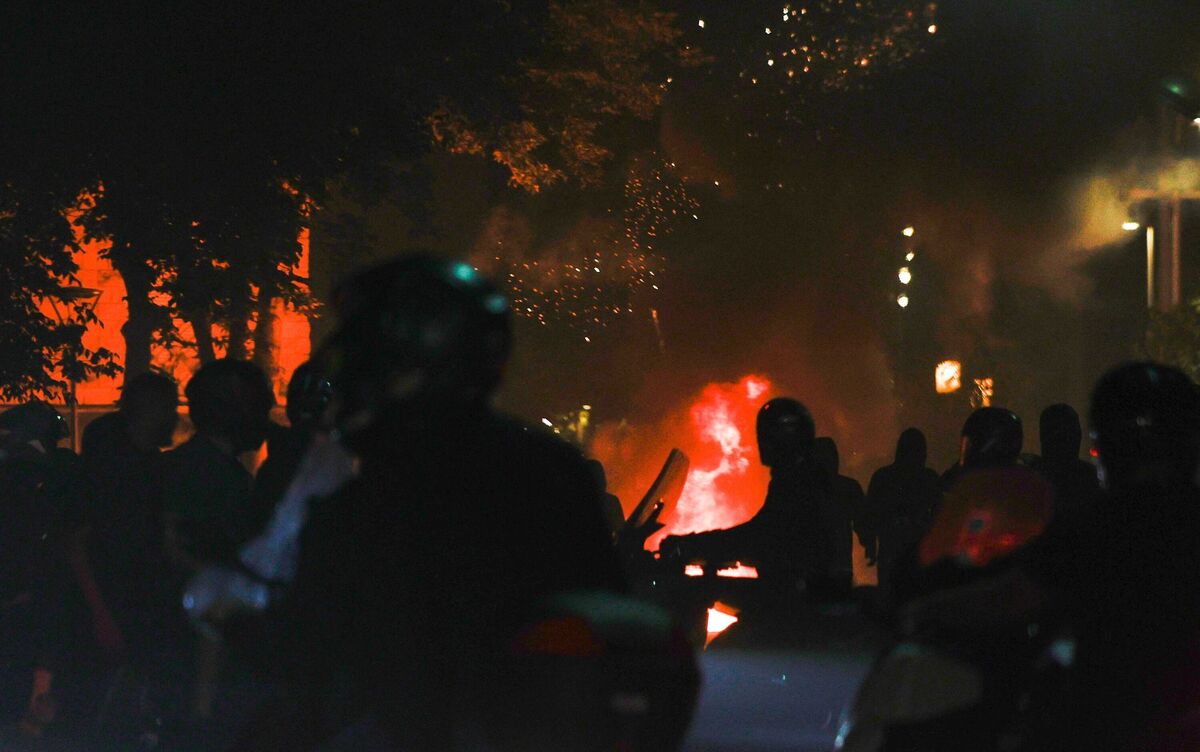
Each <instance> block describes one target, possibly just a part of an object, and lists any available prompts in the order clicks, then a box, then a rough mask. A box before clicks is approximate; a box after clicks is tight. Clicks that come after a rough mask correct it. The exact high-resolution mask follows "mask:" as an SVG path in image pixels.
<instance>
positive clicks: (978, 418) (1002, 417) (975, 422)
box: [959, 407, 1025, 468]
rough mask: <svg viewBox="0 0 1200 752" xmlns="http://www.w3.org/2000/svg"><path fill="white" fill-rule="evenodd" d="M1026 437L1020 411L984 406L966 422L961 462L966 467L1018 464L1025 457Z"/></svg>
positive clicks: (960, 456) (963, 430)
mask: <svg viewBox="0 0 1200 752" xmlns="http://www.w3.org/2000/svg"><path fill="white" fill-rule="evenodd" d="M1024 438H1025V435H1024V430H1023V429H1022V427H1021V419H1020V418H1018V417H1017V415H1016V413H1014V412H1012V411H1011V410H1005V409H1004V408H1002V407H981V408H979V409H978V410H976V411H975V412H973V413H971V416H970V417H969V418H967V422H966V423H964V424H963V429H962V445H961V454H960V455H959V464H960V465H962V466H963V467H965V468H972V467H984V466H990V465H1011V464H1014V463H1016V461H1017V458H1018V457H1020V456H1021V444H1022V443H1023V441H1024Z"/></svg>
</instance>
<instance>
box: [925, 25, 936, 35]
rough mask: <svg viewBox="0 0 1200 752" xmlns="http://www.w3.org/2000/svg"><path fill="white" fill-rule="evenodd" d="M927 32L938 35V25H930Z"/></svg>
mask: <svg viewBox="0 0 1200 752" xmlns="http://www.w3.org/2000/svg"><path fill="white" fill-rule="evenodd" d="M927 31H928V32H929V33H930V34H936V33H937V24H929V29H927Z"/></svg>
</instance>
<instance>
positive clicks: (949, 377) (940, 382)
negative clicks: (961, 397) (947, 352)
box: [933, 360, 962, 394]
mask: <svg viewBox="0 0 1200 752" xmlns="http://www.w3.org/2000/svg"><path fill="white" fill-rule="evenodd" d="M933 380H934V388H935V389H937V393H938V394H953V393H954V392H957V391H958V390H959V389H961V388H962V363H960V362H958V361H957V360H943V361H942V362H941V363H938V364H937V368H935V369H934V372H933Z"/></svg>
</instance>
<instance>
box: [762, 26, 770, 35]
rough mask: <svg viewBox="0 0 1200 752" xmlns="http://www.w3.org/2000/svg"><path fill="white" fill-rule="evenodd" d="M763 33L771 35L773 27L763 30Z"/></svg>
mask: <svg viewBox="0 0 1200 752" xmlns="http://www.w3.org/2000/svg"><path fill="white" fill-rule="evenodd" d="M763 32H764V33H767V34H770V33H771V27H770V26H768V27H767V28H765V29H763Z"/></svg>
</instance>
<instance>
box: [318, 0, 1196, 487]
mask: <svg viewBox="0 0 1200 752" xmlns="http://www.w3.org/2000/svg"><path fill="white" fill-rule="evenodd" d="M680 8H681V10H680V25H681V26H683V27H684V28H686V29H687V35H688V36H687V39H688V40H689V42H691V43H694V44H696V45H699V46H701V47H702V48H704V49H706V50H709V51H711V52H712V54H713V55H714V56H715V58H716V59H715V61H714V62H713V64H712V65H710V66H705V67H702V68H701V69H699V70H693V71H688V72H686V73H685V74H683V75H682V76H680V80H679V81H676V82H675V83H674V84H673V86H672V88H671V90H670V92H669V93H668V95H667V98H666V102H665V106H664V111H663V113H662V116H661V119H660V123H659V146H660V148H661V150H662V151H663V152H664V153H665V154H666V155H667V156H668V157H669V159H670V160H672V161H674V162H675V163H677V165H678V168H679V171H680V173H681V174H683V175H685V176H687V177H688V178H689V184H690V185H691V186H693V188H694V191H693V192H694V194H695V196H696V197H697V198H698V199H699V201H700V204H701V208H700V210H699V212H698V215H699V217H700V219H699V220H696V221H692V222H688V223H684V224H683V225H682V226H681V227H680V228H679V229H678V231H677V232H676V233H675V235H674V236H672V238H671V239H670V241H669V243H666V244H665V245H664V247H663V250H662V256H663V257H664V264H665V277H664V279H663V283H662V285H661V290H659V291H657V292H655V293H654V294H653V295H642V294H641V293H639V295H641V298H640V299H639V301H638V310H637V311H636V312H635V313H634V314H632V315H628V316H624V317H620V318H616V319H614V320H613V321H612V322H611V323H610V324H609V325H608V327H607V328H605V329H604V330H602V331H601V332H600V333H599V334H598V335H597V336H594V337H592V341H591V342H585V341H584V340H583V338H582V336H581V335H580V333H579V332H578V331H575V330H573V329H571V328H570V327H567V326H563V325H556V323H555V322H551V323H550V324H549V325H546V326H541V325H537V324H533V323H531V322H529V321H523V322H521V325H520V326H519V328H518V336H519V344H518V349H517V357H516V360H515V363H514V364H513V367H512V368H511V370H510V374H509V378H508V384H507V386H506V387H505V389H504V391H503V393H502V397H501V402H502V404H503V405H504V406H505V407H508V408H509V409H512V410H514V411H516V412H518V413H521V414H523V415H525V416H526V417H529V418H535V419H536V418H537V417H538V416H539V415H551V414H555V413H556V412H564V411H566V410H568V409H570V408H571V407H573V406H576V405H579V404H583V403H591V404H593V405H595V406H596V416H597V418H599V419H600V420H602V421H603V420H619V419H628V420H630V421H632V422H634V423H648V422H653V421H655V420H657V419H658V418H660V417H661V416H662V415H664V414H666V413H667V412H670V411H672V410H676V409H678V407H679V406H680V404H682V403H684V402H686V401H687V400H688V399H689V398H690V396H691V395H692V394H694V393H695V392H696V391H697V390H698V389H699V388H700V387H701V386H703V385H704V384H705V383H708V382H712V381H736V380H737V379H738V378H740V377H741V376H743V375H746V374H748V373H761V374H764V375H767V376H769V377H770V378H771V379H773V380H775V381H776V382H777V383H779V384H780V385H781V386H782V388H783V389H784V390H785V391H787V392H790V393H792V394H795V395H796V396H798V397H799V398H800V399H802V400H804V401H806V402H808V403H809V404H810V406H811V407H812V408H813V410H814V412H815V414H816V416H817V419H818V422H819V429H820V430H821V431H822V432H825V433H831V434H832V435H834V436H835V437H836V438H838V439H839V441H840V442H841V443H842V445H843V455H844V457H846V456H847V455H851V456H852V452H857V453H858V456H857V457H853V458H852V459H850V463H851V465H852V466H853V465H857V467H852V469H853V470H855V471H856V472H857V473H858V474H863V473H864V472H869V470H870V469H871V468H870V467H868V466H869V465H870V464H871V463H873V462H877V461H880V460H881V459H882V458H883V457H884V456H886V455H887V454H889V453H890V448H891V445H892V443H893V441H894V436H895V435H896V433H897V432H898V430H899V429H900V428H902V427H903V426H901V425H899V424H898V422H899V421H900V420H901V419H902V416H900V415H899V411H898V409H897V406H896V404H895V398H894V397H893V389H892V383H891V380H892V378H893V369H892V366H891V364H892V362H893V361H892V360H890V359H889V357H890V356H889V344H888V343H889V341H892V342H895V341H896V338H898V337H899V338H901V339H902V340H903V341H904V342H908V345H906V348H907V349H908V350H909V351H912V352H916V351H919V350H927V351H928V352H929V353H931V354H932V353H938V352H941V353H943V354H944V357H952V356H953V357H958V358H961V359H962V360H963V361H964V362H965V363H966V364H967V368H968V370H970V369H971V367H972V365H974V366H975V367H976V369H977V370H976V373H980V370H979V369H987V370H988V371H989V375H994V376H995V377H996V378H997V398H998V399H997V404H1009V405H1011V406H1012V407H1014V408H1015V409H1017V410H1018V412H1019V413H1021V414H1022V417H1023V418H1024V419H1025V421H1026V425H1027V426H1028V429H1027V435H1028V436H1030V438H1031V442H1030V443H1031V444H1032V439H1033V437H1034V436H1035V435H1036V430H1035V428H1034V426H1036V418H1037V415H1036V411H1037V410H1039V409H1040V407H1041V406H1044V405H1045V404H1048V403H1050V402H1053V401H1059V400H1067V401H1070V402H1072V403H1074V404H1076V406H1077V407H1079V408H1080V409H1081V412H1082V409H1083V408H1084V407H1085V404H1084V403H1085V400H1086V394H1087V391H1088V389H1089V387H1090V384H1091V383H1092V381H1094V379H1095V378H1096V377H1097V376H1098V374H1099V372H1100V371H1101V370H1102V369H1103V368H1104V367H1106V366H1107V365H1110V364H1111V363H1112V362H1114V361H1115V360H1116V359H1119V358H1121V357H1126V356H1129V355H1132V354H1133V343H1132V342H1129V343H1128V345H1127V346H1126V345H1124V344H1118V345H1116V346H1110V347H1108V348H1107V349H1106V348H1104V347H1101V348H1090V347H1087V346H1085V341H1086V340H1088V339H1089V338H1095V337H1107V336H1108V335H1109V334H1110V333H1109V332H1103V331H1100V332H1098V331H1096V328H1097V327H1096V322H1097V320H1096V319H1095V318H1094V317H1092V316H1091V315H1090V314H1089V311H1090V310H1091V309H1092V308H1094V307H1096V305H1097V300H1098V298H1099V297H1101V296H1104V297H1106V298H1111V299H1113V300H1116V301H1118V302H1120V301H1122V300H1123V301H1125V302H1124V305H1126V308H1127V309H1129V310H1128V311H1127V312H1126V313H1122V312H1121V311H1120V310H1118V311H1117V313H1116V314H1114V313H1113V312H1112V311H1111V310H1108V314H1107V315H1108V318H1110V319H1114V320H1115V321H1117V322H1118V323H1119V322H1120V321H1123V320H1126V319H1130V318H1131V317H1132V318H1136V316H1137V315H1138V311H1137V300H1136V293H1134V294H1127V293H1128V289H1126V288H1124V287H1121V286H1122V285H1123V284H1126V282H1124V281H1123V280H1124V279H1125V277H1126V276H1128V275H1127V274H1126V273H1122V272H1119V271H1118V272H1112V271H1108V272H1106V271H1104V270H1105V269H1107V268H1108V267H1111V266H1113V263H1116V264H1117V268H1118V269H1120V268H1125V267H1121V265H1120V261H1119V260H1120V259H1121V258H1124V257H1126V256H1130V255H1131V254H1136V253H1137V244H1136V243H1134V244H1132V245H1130V242H1129V240H1128V239H1127V238H1124V237H1122V236H1121V233H1120V231H1119V228H1114V232H1113V233H1112V234H1111V236H1108V237H1105V233H1104V232H1100V234H1099V235H1097V232H1096V231H1095V228H1093V227H1091V226H1090V225H1089V223H1091V224H1095V221H1096V218H1095V217H1092V216H1088V212H1084V211H1081V207H1083V208H1087V207H1086V205H1087V202H1086V201H1085V200H1084V199H1085V197H1086V195H1087V194H1086V190H1087V189H1088V187H1089V186H1090V185H1092V182H1093V181H1094V180H1095V179H1096V178H1097V177H1101V176H1105V175H1107V174H1109V173H1115V172H1116V171H1118V170H1119V169H1120V168H1122V167H1125V166H1126V165H1127V164H1128V163H1129V162H1130V161H1132V160H1135V159H1137V158H1138V157H1139V155H1141V154H1143V153H1144V152H1146V151H1147V145H1146V143H1145V142H1146V141H1147V139H1148V136H1147V135H1146V134H1147V127H1148V126H1147V122H1148V121H1149V119H1150V118H1152V116H1153V114H1154V112H1155V108H1156V99H1155V93H1154V92H1155V89H1156V85H1157V82H1158V81H1159V80H1160V79H1161V78H1162V77H1163V76H1164V75H1167V74H1169V73H1172V72H1176V71H1198V70H1200V33H1198V30H1200V25H1198V24H1197V22H1198V21H1200V8H1197V7H1196V6H1195V4H1194V3H1187V2H1152V3H1136V4H1134V3H1117V2H1039V1H1035V0H1029V1H1024V2H1021V1H1018V2H1004V3H995V2H987V1H986V0H956V1H952V2H946V3H942V4H940V5H939V7H938V9H937V17H936V23H937V33H936V34H933V35H929V38H928V39H927V40H924V41H925V43H926V44H925V49H924V51H923V52H921V53H919V54H917V55H915V56H914V57H913V58H912V59H910V60H908V61H905V62H903V63H900V64H898V65H896V66H892V67H890V68H888V69H887V70H884V71H881V72H878V73H874V74H873V75H872V76H870V77H868V78H865V79H864V80H863V81H862V82H861V85H857V86H854V87H852V88H851V89H850V90H848V91H832V92H826V91H816V92H814V91H812V90H811V87H810V89H806V90H803V91H799V92H795V93H785V94H782V95H773V96H767V95H763V94H761V93H760V92H758V91H754V90H752V89H751V88H750V87H749V86H748V85H747V84H746V82H745V79H744V78H743V79H742V80H741V82H740V83H739V82H737V81H735V80H734V79H735V78H736V74H737V73H738V72H741V71H743V70H745V69H746V68H745V63H744V60H741V59H738V58H737V56H736V55H735V54H734V53H733V52H730V51H731V50H737V49H742V50H744V48H745V46H746V45H747V44H749V43H750V42H752V41H753V39H754V38H755V36H754V35H755V34H757V33H759V32H761V29H760V28H759V27H760V26H763V25H764V23H765V24H768V25H769V24H770V23H772V20H773V19H775V17H776V14H777V13H778V10H779V9H778V8H777V7H776V4H765V3H739V4H738V13H736V14H733V13H731V12H730V11H729V10H728V8H727V6H724V5H723V4H720V3H709V4H704V3H697V4H686V5H684V4H681V6H680ZM755 9H758V14H759V15H758V16H756V15H755ZM699 18H706V25H705V28H703V29H700V28H698V26H696V19H699ZM760 18H761V19H762V20H759V19H760ZM725 35H728V36H725ZM747 40H750V42H747ZM722 55H725V57H722ZM742 57H743V58H744V57H746V56H745V55H742ZM752 57H753V56H751V58H752ZM785 110H788V111H791V112H799V113H801V114H800V116H799V117H798V118H793V119H788V118H785V117H783V116H782V115H781V113H782V112H784V111H785ZM1150 133H1152V131H1150ZM1194 145H1195V147H1196V148H1200V143H1196V144H1194ZM434 164H435V169H434V174H435V176H436V179H435V193H434V196H435V200H434V212H435V219H434V224H435V227H436V228H437V230H436V232H435V235H434V236H433V238H431V239H428V238H427V239H421V240H419V241H407V240H406V241H402V243H401V244H402V245H403V244H404V243H408V244H414V243H415V244H432V245H434V246H435V247H436V248H438V249H439V250H443V251H447V252H453V251H454V250H455V249H458V248H463V247H470V246H471V245H472V244H473V243H474V242H475V239H476V237H477V236H478V233H479V232H481V228H482V226H483V224H484V222H485V221H486V219H487V218H488V217H489V216H490V215H491V213H492V212H494V211H495V210H496V208H497V207H500V206H506V207H509V208H512V207H517V209H516V210H517V211H521V210H522V206H523V204H522V202H521V201H520V200H519V197H514V196H513V195H511V192H509V193H505V192H504V191H499V192H498V191H496V190H494V189H490V188H488V187H487V180H486V168H485V167H483V166H482V165H481V164H479V163H478V162H476V161H474V160H471V159H467V158H455V157H439V158H436V159H435V160H434ZM713 181H718V182H719V183H720V185H719V186H716V185H713V184H712V183H713ZM1092 203H1094V202H1092ZM1093 208H1094V207H1093ZM1092 213H1094V212H1092ZM910 224H911V225H914V226H915V227H916V228H917V234H916V237H915V238H914V240H916V241H917V242H916V248H917V249H918V250H919V254H918V258H917V259H916V261H915V262H914V264H913V265H912V266H913V269H914V275H915V277H916V279H915V280H914V284H913V286H912V289H913V295H912V297H913V303H912V305H911V306H910V307H909V308H908V309H906V310H903V311H902V310H900V309H899V308H898V306H896V304H895V295H896V293H897V289H898V286H897V284H896V277H895V274H896V268H897V267H898V266H900V265H901V263H900V260H901V257H902V255H903V251H902V245H901V241H902V238H901V237H900V235H899V231H900V229H901V228H903V227H905V226H906V225H910ZM372 226H373V227H374V228H375V230H376V233H377V234H379V235H381V236H384V237H387V238H389V239H391V238H403V237H405V235H406V234H407V232H408V230H409V226H408V224H407V223H406V222H405V221H403V220H400V219H398V218H397V217H396V216H393V215H390V214H389V212H388V211H387V210H386V209H381V210H376V211H375V213H374V214H373V215H372ZM1187 242H1189V241H1188V240H1187V239H1186V238H1185V243H1187ZM319 244H320V241H319V238H318V240H317V248H318V251H317V252H318V253H319ZM1097 258H1099V259H1100V260H1099V261H1097V260H1096V259H1097ZM1110 258H1111V259H1116V261H1114V262H1113V263H1108V264H1107V266H1106V262H1105V259H1110ZM1126 266H1128V265H1126ZM1126 271H1128V269H1127V270H1126ZM1133 284H1134V285H1136V287H1134V288H1132V289H1135V290H1140V289H1141V287H1140V285H1141V284H1142V282H1141V280H1140V279H1139V280H1133ZM1098 285H1099V286H1098ZM1114 286H1116V287H1117V288H1120V289H1115V290H1114V289H1113V288H1114ZM1122 290H1124V293H1123V292H1122ZM1122 295H1124V297H1122ZM1114 305H1115V304H1114ZM651 307H653V308H657V309H658V311H659V312H660V316H661V323H662V331H663V336H664V340H665V342H666V349H665V352H660V351H659V348H658V344H657V339H656V335H655V332H654V328H653V325H652V323H651V321H650V319H649V315H648V310H649V308H651ZM1101 307H1103V308H1106V309H1111V306H1107V305H1103V306H1101ZM1118 308H1119V306H1118ZM903 316H909V319H911V320H909V321H906V320H905V319H903V318H902V317H903ZM914 322H920V323H919V324H914ZM1115 325H1116V324H1112V323H1111V322H1109V323H1106V324H1103V326H1102V327H1101V328H1104V327H1108V328H1111V327H1112V326H1115ZM914 326H915V327H916V328H917V329H918V330H919V331H918V332H917V334H916V335H914V334H913V333H912V332H908V333H904V331H903V330H904V327H910V328H913V327H914ZM913 336H918V339H919V341H918V342H915V343H914V342H913V341H912V340H911V338H912V337H913ZM905 337H907V338H909V339H903V338H905ZM1064 343H1066V344H1064ZM892 352H893V353H894V347H893V351H892ZM914 357H915V355H914ZM922 367H923V368H925V370H926V371H927V372H928V373H927V374H926V375H925V376H922V377H921V378H926V377H927V380H928V382H929V384H928V386H929V391H932V370H933V362H928V363H927V364H925V365H923V366H922ZM964 409H965V408H964ZM955 420H957V418H955ZM927 427H930V428H932V429H934V430H935V431H936V430H939V429H938V427H936V426H927ZM940 430H942V431H943V432H945V431H947V430H950V431H952V430H953V428H952V427H951V428H949V429H947V428H945V427H944V426H943V427H941V429H940ZM931 438H932V439H933V445H934V446H935V447H937V448H941V449H942V450H943V451H948V449H947V448H948V447H949V446H950V445H951V444H952V443H953V439H951V438H949V437H944V438H945V439H946V440H943V441H941V442H939V441H938V440H937V438H938V437H936V436H933V437H931ZM1031 448H1033V449H1036V446H1035V445H1034V446H1032V447H1031ZM943 460H945V461H947V462H948V461H949V457H936V458H934V461H935V462H942V461H943Z"/></svg>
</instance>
